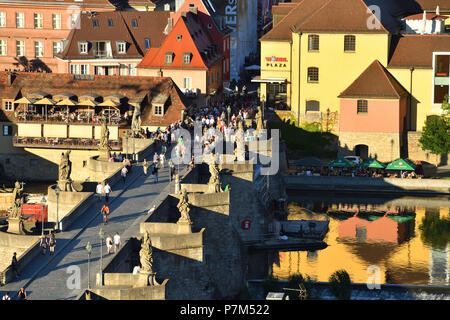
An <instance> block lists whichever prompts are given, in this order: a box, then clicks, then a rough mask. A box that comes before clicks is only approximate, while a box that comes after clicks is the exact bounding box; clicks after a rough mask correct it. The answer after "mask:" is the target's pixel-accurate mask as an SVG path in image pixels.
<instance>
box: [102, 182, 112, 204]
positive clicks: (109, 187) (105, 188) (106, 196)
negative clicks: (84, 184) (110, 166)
mask: <svg viewBox="0 0 450 320" xmlns="http://www.w3.org/2000/svg"><path fill="white" fill-rule="evenodd" d="M103 189H104V191H105V201H106V202H108V200H109V194H110V193H111V186H110V185H109V182H107V183H106V185H105V187H104V188H103Z"/></svg>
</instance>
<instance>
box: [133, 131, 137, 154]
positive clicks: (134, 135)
mask: <svg viewBox="0 0 450 320" xmlns="http://www.w3.org/2000/svg"><path fill="white" fill-rule="evenodd" d="M135 137H136V131H133V161H135V160H136V159H135V158H136V155H135V146H134V145H135V144H134V141H135V140H134V139H135Z"/></svg>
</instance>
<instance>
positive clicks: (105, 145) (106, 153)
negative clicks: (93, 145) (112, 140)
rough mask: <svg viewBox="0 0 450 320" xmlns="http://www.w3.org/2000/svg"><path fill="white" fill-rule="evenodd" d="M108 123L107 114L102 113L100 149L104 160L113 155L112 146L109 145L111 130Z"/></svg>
mask: <svg viewBox="0 0 450 320" xmlns="http://www.w3.org/2000/svg"><path fill="white" fill-rule="evenodd" d="M106 123H107V119H106V116H105V115H102V131H101V136H100V144H99V146H98V150H99V151H100V158H101V159H103V160H109V158H110V157H111V147H110V146H109V130H108V127H107V125H106Z"/></svg>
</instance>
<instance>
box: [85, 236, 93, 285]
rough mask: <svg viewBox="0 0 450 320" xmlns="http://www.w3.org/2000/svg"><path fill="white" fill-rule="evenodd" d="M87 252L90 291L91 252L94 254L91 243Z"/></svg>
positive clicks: (88, 244) (87, 247)
mask: <svg viewBox="0 0 450 320" xmlns="http://www.w3.org/2000/svg"><path fill="white" fill-rule="evenodd" d="M86 250H87V253H88V290H90V289H91V271H90V263H91V252H92V246H91V243H90V242H88V243H87V245H86Z"/></svg>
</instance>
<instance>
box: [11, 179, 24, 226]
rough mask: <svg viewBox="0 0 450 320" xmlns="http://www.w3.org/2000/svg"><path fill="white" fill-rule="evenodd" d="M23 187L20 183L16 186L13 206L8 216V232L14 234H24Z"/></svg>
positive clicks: (17, 182)
mask: <svg viewBox="0 0 450 320" xmlns="http://www.w3.org/2000/svg"><path fill="white" fill-rule="evenodd" d="M22 191H23V186H21V184H20V182H19V181H16V183H15V184H14V190H13V204H12V207H11V209H10V212H9V215H8V232H9V233H14V234H24V231H23V217H22V205H23V193H22Z"/></svg>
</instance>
